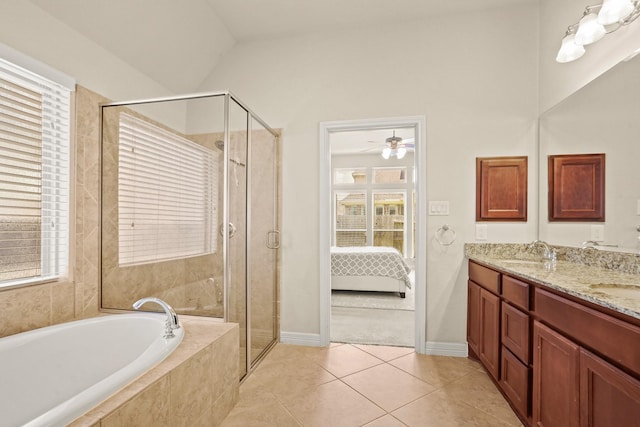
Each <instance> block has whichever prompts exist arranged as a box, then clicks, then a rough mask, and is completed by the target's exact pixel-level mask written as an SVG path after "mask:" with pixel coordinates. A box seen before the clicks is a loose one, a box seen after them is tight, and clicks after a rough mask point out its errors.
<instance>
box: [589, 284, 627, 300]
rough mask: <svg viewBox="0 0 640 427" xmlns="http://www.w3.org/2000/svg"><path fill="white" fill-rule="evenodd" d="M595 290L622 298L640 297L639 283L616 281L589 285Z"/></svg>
mask: <svg viewBox="0 0 640 427" xmlns="http://www.w3.org/2000/svg"><path fill="white" fill-rule="evenodd" d="M589 287H590V288H591V289H593V290H595V291H598V292H602V293H604V294H608V295H613V296H616V297H623V298H640V285H622V284H616V283H596V284H593V285H589Z"/></svg>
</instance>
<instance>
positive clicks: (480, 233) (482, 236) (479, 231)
mask: <svg viewBox="0 0 640 427" xmlns="http://www.w3.org/2000/svg"><path fill="white" fill-rule="evenodd" d="M476 240H487V224H476Z"/></svg>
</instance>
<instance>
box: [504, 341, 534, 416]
mask: <svg viewBox="0 0 640 427" xmlns="http://www.w3.org/2000/svg"><path fill="white" fill-rule="evenodd" d="M530 375H531V374H530V368H529V367H528V366H526V365H524V364H523V363H522V362H521V361H520V360H518V358H517V357H516V356H514V355H513V354H512V353H511V352H510V351H509V350H508V349H507V348H506V347H502V375H501V377H500V386H501V387H502V391H504V393H505V394H506V395H507V397H508V398H509V401H510V402H511V404H512V405H513V407H514V409H516V410H517V411H518V412H519V413H520V415H522V417H523V418H527V417H528V416H529V412H530V411H529V393H530V391H529V390H531V387H530V382H531V380H530V378H531V377H530Z"/></svg>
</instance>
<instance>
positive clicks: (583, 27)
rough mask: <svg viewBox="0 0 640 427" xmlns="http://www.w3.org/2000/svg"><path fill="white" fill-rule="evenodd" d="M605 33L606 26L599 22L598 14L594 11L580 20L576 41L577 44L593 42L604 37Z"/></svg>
mask: <svg viewBox="0 0 640 427" xmlns="http://www.w3.org/2000/svg"><path fill="white" fill-rule="evenodd" d="M605 33H606V31H605V29H604V27H603V26H602V25H601V24H599V23H598V15H596V14H595V13H593V12H592V13H590V14H588V15H585V16H583V17H582V19H581V20H580V25H579V26H578V31H576V37H575V40H574V42H575V44H577V45H587V44H591V43H594V42H597V41H598V40H600V39H601V38H603V37H604V35H605Z"/></svg>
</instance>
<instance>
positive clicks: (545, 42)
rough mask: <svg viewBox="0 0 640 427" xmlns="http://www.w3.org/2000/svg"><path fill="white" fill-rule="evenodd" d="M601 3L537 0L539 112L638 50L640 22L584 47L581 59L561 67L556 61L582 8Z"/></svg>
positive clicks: (578, 18)
mask: <svg viewBox="0 0 640 427" xmlns="http://www.w3.org/2000/svg"><path fill="white" fill-rule="evenodd" d="M597 3H600V2H591V3H589V2H585V1H584V0H563V1H558V0H540V112H543V111H546V110H548V109H549V108H551V107H553V106H554V105H555V104H557V103H558V102H560V101H561V100H563V99H565V98H566V97H567V96H569V95H571V94H572V93H573V92H575V91H576V90H578V89H579V88H581V87H582V86H584V85H585V84H587V83H589V82H590V81H591V80H593V79H594V78H596V77H598V76H599V75H600V74H602V73H603V72H605V71H606V70H608V69H609V68H611V67H612V66H614V65H615V64H617V63H618V62H620V61H621V60H622V59H624V58H626V57H627V56H628V55H629V54H631V53H632V52H633V51H635V50H636V49H638V48H640V20H638V21H636V22H633V23H631V24H629V25H628V26H626V27H623V28H621V29H619V30H618V31H616V32H614V33H611V34H608V35H606V36H605V37H604V38H603V39H602V40H600V41H598V42H597V43H595V44H593V45H590V46H587V47H586V53H585V54H584V56H583V57H582V58H580V59H578V60H576V61H573V62H570V63H566V64H560V63H557V62H556V60H555V58H556V54H557V53H558V49H559V48H560V42H561V40H562V38H563V37H564V34H565V31H566V30H567V27H568V26H569V25H573V24H575V23H576V22H578V21H579V20H580V18H581V17H582V12H583V11H584V8H585V6H587V5H591V4H597Z"/></svg>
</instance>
